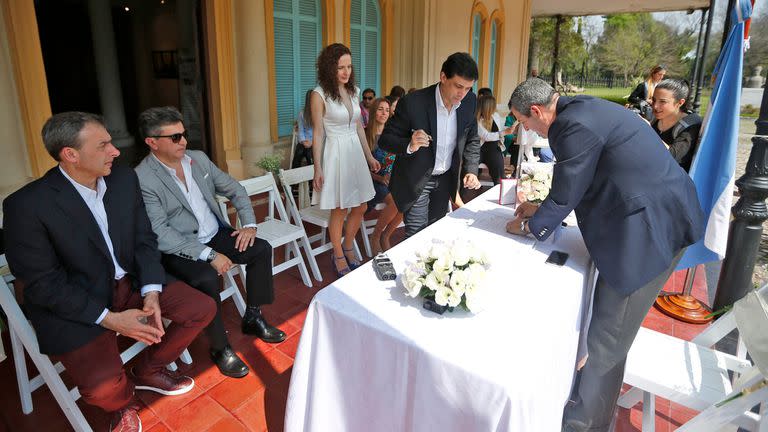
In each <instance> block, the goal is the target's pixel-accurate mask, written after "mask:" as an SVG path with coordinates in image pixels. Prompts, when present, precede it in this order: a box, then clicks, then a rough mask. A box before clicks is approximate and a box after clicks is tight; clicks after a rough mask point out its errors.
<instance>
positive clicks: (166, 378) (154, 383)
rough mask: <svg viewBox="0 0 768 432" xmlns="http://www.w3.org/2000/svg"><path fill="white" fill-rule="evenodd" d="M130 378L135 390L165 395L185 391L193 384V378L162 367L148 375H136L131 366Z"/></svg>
mask: <svg viewBox="0 0 768 432" xmlns="http://www.w3.org/2000/svg"><path fill="white" fill-rule="evenodd" d="M131 379H132V380H133V383H134V385H135V386H136V390H149V391H153V392H155V393H160V394H163V395H166V396H175V395H180V394H184V393H187V392H188V391H190V390H192V387H194V386H195V380H193V379H192V378H190V377H188V376H184V375H179V374H177V373H174V372H171V371H169V370H168V369H165V368H162V369H160V370H158V371H157V372H155V373H153V374H149V375H137V374H136V372H135V371H134V369H133V368H131Z"/></svg>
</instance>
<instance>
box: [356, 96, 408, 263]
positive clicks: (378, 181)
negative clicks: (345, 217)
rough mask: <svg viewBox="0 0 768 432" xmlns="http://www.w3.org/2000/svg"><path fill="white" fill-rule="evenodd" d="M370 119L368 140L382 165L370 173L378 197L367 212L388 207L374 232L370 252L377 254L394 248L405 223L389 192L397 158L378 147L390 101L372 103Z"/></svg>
mask: <svg viewBox="0 0 768 432" xmlns="http://www.w3.org/2000/svg"><path fill="white" fill-rule="evenodd" d="M368 119H369V120H368V126H367V127H366V128H365V137H366V140H367V141H368V145H369V146H370V147H371V154H372V155H373V157H374V158H376V160H377V161H379V163H380V164H381V169H380V170H379V171H377V172H375V173H371V177H372V178H373V188H374V189H375V190H376V195H375V196H374V197H373V199H372V200H370V201H369V202H368V210H372V209H373V208H374V207H375V206H376V204H378V203H380V202H384V203H385V204H386V205H387V206H386V207H384V209H383V210H382V211H381V213H380V214H379V220H378V222H376V227H375V228H374V229H373V233H371V252H373V254H374V255H376V254H378V253H379V252H382V251H386V250H388V249H389V248H390V247H391V244H390V236H391V235H392V233H393V232H394V231H395V229H397V226H398V225H400V222H402V221H403V214H402V213H400V212H399V211H397V206H396V205H395V201H394V199H392V194H391V193H389V177H390V176H391V175H392V165H393V164H394V163H395V155H394V154H392V153H389V152H386V151H384V150H382V149H381V148H380V147H379V145H378V142H379V135H381V131H383V130H384V124H385V123H386V122H387V120H388V119H389V101H387V99H385V98H379V99H375V100H374V101H373V103H371V107H370V111H369V112H368Z"/></svg>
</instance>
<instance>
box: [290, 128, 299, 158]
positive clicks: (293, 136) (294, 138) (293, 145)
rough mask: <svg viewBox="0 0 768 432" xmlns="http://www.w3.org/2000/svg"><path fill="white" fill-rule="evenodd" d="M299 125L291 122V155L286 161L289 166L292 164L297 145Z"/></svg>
mask: <svg viewBox="0 0 768 432" xmlns="http://www.w3.org/2000/svg"><path fill="white" fill-rule="evenodd" d="M298 130H299V125H298V124H297V123H296V122H295V121H294V122H293V133H292V134H291V155H290V157H289V159H288V164H289V166H291V165H292V164H293V156H294V155H295V154H296V145H298V143H299V131H298Z"/></svg>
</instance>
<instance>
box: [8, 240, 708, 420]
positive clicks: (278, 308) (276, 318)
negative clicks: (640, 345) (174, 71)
mask: <svg viewBox="0 0 768 432" xmlns="http://www.w3.org/2000/svg"><path fill="white" fill-rule="evenodd" d="M395 236H396V237H397V238H395V239H394V240H395V241H399V240H401V238H402V230H399V231H398V232H397V233H396V234H395ZM327 255H328V254H327V253H325V254H323V255H321V256H320V257H319V258H320V259H319V260H318V263H319V265H320V268H321V271H322V273H323V278H324V283H323V285H322V286H324V285H325V284H327V283H329V282H331V281H333V280H335V279H336V278H335V275H334V274H333V272H332V270H331V264H330V261H329V260H328V258H327ZM275 256H278V257H279V256H282V252H281V251H277V252H276V254H275ZM697 273H698V274H699V275H704V272H703V271H699V272H697ZM682 281H683V276H682V274H681V273H680V272H678V273H676V274H674V275H673V277H671V278H670V280H669V282H667V285H666V286H665V290H667V291H676V292H679V291H681V287H682ZM322 286H320V285H316V286H314V287H312V288H307V287H306V286H305V285H304V284H303V283H302V282H301V278H300V277H299V275H298V271H296V270H295V269H294V270H291V271H286V272H283V273H281V274H279V275H278V276H277V277H276V280H275V287H276V293H277V299H276V301H275V303H274V304H273V305H271V306H269V307H265V308H264V311H265V314H266V315H267V316H268V318H269V320H270V321H271V323H273V324H276V325H278V326H279V327H281V328H282V329H283V330H284V331H286V333H288V336H289V337H288V338H287V339H286V340H285V341H284V342H282V343H280V344H277V345H270V344H266V343H264V342H262V341H254V339H253V338H252V337H249V336H245V335H243V334H242V333H241V331H240V328H239V315H238V314H237V311H236V309H235V308H234V305H233V303H232V302H231V301H227V302H225V304H224V314H225V325H226V327H227V329H228V331H229V337H230V341H231V344H232V346H233V347H234V348H235V349H236V350H237V351H238V352H239V353H240V354H241V355H242V357H243V359H244V360H245V361H246V362H247V363H248V365H249V366H250V367H251V370H252V372H251V374H249V375H248V376H247V377H246V378H243V379H239V380H236V379H231V378H226V377H224V376H222V375H221V374H219V373H218V370H217V369H216V367H215V366H213V364H212V363H211V361H210V359H209V358H208V355H207V344H206V341H205V339H204V337H199V338H198V339H197V340H195V342H194V343H193V344H192V345H191V347H190V352H191V354H192V358H193V359H194V362H193V363H192V364H191V365H184V364H182V363H180V365H181V367H180V370H181V371H182V372H184V373H186V374H189V375H191V376H193V377H194V378H195V381H196V383H197V385H196V387H195V389H194V390H193V391H192V392H190V393H189V394H186V395H183V396H178V397H160V396H159V395H155V394H154V393H147V392H138V395H139V398H140V400H141V402H142V404H143V407H142V410H141V418H142V421H143V424H144V430H145V431H148V432H164V431H196V432H202V431H259V432H261V431H266V430H269V431H281V430H282V429H283V417H284V413H285V403H286V395H287V391H288V383H289V381H290V376H291V370H292V369H291V368H292V365H293V358H294V355H295V353H296V348H297V345H298V342H299V336H300V332H301V328H302V326H303V324H304V319H305V317H306V312H307V306H308V305H309V302H310V301H311V299H312V296H314V295H315V294H316V293H317V292H318V291H319V290H320V289H321V288H322ZM693 292H694V295H695V296H696V297H697V298H700V299H706V298H707V296H706V281H705V280H704V278H703V277H698V278H697V279H696V281H695V284H694V291H693ZM643 325H644V326H646V327H649V328H652V329H654V330H658V331H662V332H665V333H667V334H673V335H676V336H679V337H683V338H687V339H690V338H691V337H693V336H695V335H696V334H698V332H700V331H701V330H702V329H703V328H704V326H696V325H690V324H684V323H681V322H678V321H675V320H673V319H671V318H668V317H666V316H665V315H662V314H661V313H659V312H658V311H657V310H655V309H652V310H651V311H650V313H649V314H648V317H647V318H646V319H645V322H644V324H643ZM2 336H3V341H4V344H5V347H6V349H7V350H9V349H10V342H9V340H8V334H7V332H5V333H3V335H2ZM30 367H31V368H32V369H33V367H32V366H31V365H30ZM65 380H66V378H65ZM0 388H1V389H2V391H0V431H5V430H8V431H46V432H56V431H68V430H71V427H70V425H69V423H68V422H67V420H66V418H65V417H64V415H63V414H62V412H61V410H60V409H59V407H58V405H57V404H56V402H55V400H54V399H53V397H52V396H51V393H50V392H49V391H48V390H47V388H46V387H43V388H41V389H39V390H37V391H35V392H34V393H33V401H34V411H33V412H32V414H30V415H24V414H22V413H21V405H20V402H19V395H18V390H17V387H16V379H15V370H14V366H13V360H12V359H11V358H9V359H7V360H5V361H3V362H2V363H0ZM79 405H80V407H81V409H82V410H83V412H84V414H85V416H86V418H87V419H88V420H89V422H90V423H91V424H92V425H93V427H94V429H95V430H96V431H103V430H106V428H107V424H108V418H107V416H106V415H105V414H103V413H102V412H100V411H99V410H98V409H95V408H92V407H89V406H87V405H85V404H84V403H82V402H80V403H79ZM639 407H640V406H639V405H638V406H636V407H635V408H633V409H632V410H626V409H620V410H619V417H618V422H617V429H616V430H617V431H618V432H629V431H637V430H640V424H641V412H640V411H639V409H638V408H639ZM694 415H695V412H693V411H690V410H687V409H685V408H683V407H681V406H679V405H676V404H671V403H670V402H669V401H666V400H662V399H660V398H657V400H656V428H657V430H658V431H661V432H665V431H668V430H673V429H675V428H677V427H678V426H679V425H680V424H682V423H683V422H685V421H686V420H688V419H690V418H691V417H693V416H694Z"/></svg>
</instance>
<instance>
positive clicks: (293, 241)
mask: <svg viewBox="0 0 768 432" xmlns="http://www.w3.org/2000/svg"><path fill="white" fill-rule="evenodd" d="M240 184H241V185H243V187H244V188H245V190H246V192H247V193H248V196H249V197H251V196H253V195H258V194H262V193H267V194H269V203H268V205H269V216H267V218H266V219H265V220H264V222H261V223H258V224H256V226H257V231H256V236H257V237H258V238H260V239H263V240H266V241H268V242H269V244H270V245H272V247H273V248H276V247H278V246H283V245H285V247H286V252H287V254H286V260H285V261H284V262H282V263H280V264H278V265H274V263H273V265H272V274H277V273H280V272H281V271H283V270H286V269H288V268H291V267H293V266H298V268H299V273H300V274H301V279H302V280H303V281H304V285H306V286H308V287H311V286H312V280H311V279H310V278H309V272H308V271H307V265H306V264H305V263H304V259H303V258H302V256H301V253H300V252H299V243H298V242H299V241H301V242H302V243H304V242H306V245H307V246H308V245H309V239H308V238H307V233H306V232H305V231H304V226H303V225H301V224H300V223H299V224H292V223H291V219H290V217H289V216H288V212H287V211H286V210H285V207H284V206H283V201H282V199H281V198H280V191H279V190H277V184H276V183H275V178H274V177H273V176H272V174H271V173H267V174H264V175H263V176H260V177H254V178H250V179H247V180H243V181H241V182H240ZM217 199H218V201H219V208H220V210H221V214H222V216H223V217H224V218H228V217H229V214H228V211H227V202H228V201H229V200H228V199H227V198H224V197H217ZM275 210H277V218H275ZM237 226H240V220H239V219H238V221H237ZM291 254H293V257H290V255H291ZM273 260H274V257H273ZM311 264H312V262H310V265H311ZM314 265H315V266H316V265H317V263H315V264H314ZM239 267H240V271H241V277H242V276H244V275H245V268H244V266H239ZM313 270H314V269H313ZM243 280H244V279H243ZM238 294H239V291H238Z"/></svg>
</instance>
